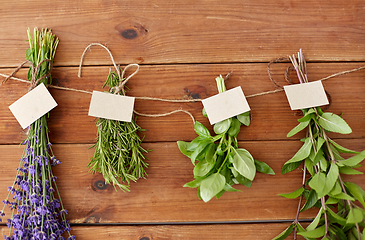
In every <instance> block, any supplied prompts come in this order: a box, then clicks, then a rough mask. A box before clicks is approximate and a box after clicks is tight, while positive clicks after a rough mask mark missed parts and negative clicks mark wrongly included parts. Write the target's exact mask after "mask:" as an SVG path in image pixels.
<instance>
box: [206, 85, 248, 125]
mask: <svg viewBox="0 0 365 240" xmlns="http://www.w3.org/2000/svg"><path fill="white" fill-rule="evenodd" d="M202 103H203V106H204V108H205V111H206V113H207V115H208V119H209V122H210V124H212V125H213V124H214V123H217V122H220V121H223V120H225V119H228V118H231V117H234V116H236V115H239V114H241V113H244V112H247V111H250V106H249V105H248V102H247V100H246V97H245V95H244V94H243V91H242V88H241V87H236V88H233V89H230V90H228V91H225V92H223V93H219V94H217V95H214V96H212V97H209V98H206V99H204V100H203V101H202Z"/></svg>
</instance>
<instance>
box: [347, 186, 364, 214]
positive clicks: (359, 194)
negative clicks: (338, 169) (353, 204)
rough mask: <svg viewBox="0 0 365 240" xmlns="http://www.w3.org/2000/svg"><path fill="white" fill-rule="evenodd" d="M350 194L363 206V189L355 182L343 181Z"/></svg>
mask: <svg viewBox="0 0 365 240" xmlns="http://www.w3.org/2000/svg"><path fill="white" fill-rule="evenodd" d="M344 184H345V186H346V188H347V189H348V191H349V192H350V194H351V195H352V196H353V197H354V198H356V199H357V200H358V201H359V202H360V203H361V204H362V205H363V206H364V208H365V201H364V200H365V191H364V190H363V189H362V188H361V187H360V186H358V185H356V184H355V183H351V182H345V183H344Z"/></svg>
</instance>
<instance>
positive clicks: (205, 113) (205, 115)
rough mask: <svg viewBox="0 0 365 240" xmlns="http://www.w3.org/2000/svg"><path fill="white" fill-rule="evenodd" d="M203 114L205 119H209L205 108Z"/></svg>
mask: <svg viewBox="0 0 365 240" xmlns="http://www.w3.org/2000/svg"><path fill="white" fill-rule="evenodd" d="M202 114H203V116H204V117H208V114H207V112H206V111H205V108H203V110H202Z"/></svg>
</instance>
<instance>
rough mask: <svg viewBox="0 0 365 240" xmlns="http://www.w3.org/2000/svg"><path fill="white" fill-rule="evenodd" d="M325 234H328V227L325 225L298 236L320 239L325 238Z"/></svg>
mask: <svg viewBox="0 0 365 240" xmlns="http://www.w3.org/2000/svg"><path fill="white" fill-rule="evenodd" d="M325 233H326V226H325V225H323V226H321V227H319V228H317V229H314V230H312V231H307V232H298V235H301V236H303V237H309V238H319V237H322V236H324V234H325Z"/></svg>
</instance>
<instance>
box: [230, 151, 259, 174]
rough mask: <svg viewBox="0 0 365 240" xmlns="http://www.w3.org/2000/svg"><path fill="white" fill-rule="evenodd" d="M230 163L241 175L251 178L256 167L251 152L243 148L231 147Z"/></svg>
mask: <svg viewBox="0 0 365 240" xmlns="http://www.w3.org/2000/svg"><path fill="white" fill-rule="evenodd" d="M232 155H233V157H232V158H231V163H232V164H233V167H234V168H235V169H236V170H237V172H239V173H240V174H241V175H242V176H244V177H245V178H247V179H249V180H251V181H252V180H253V179H254V177H255V174H256V167H255V163H254V160H253V158H252V156H251V154H250V153H249V152H248V151H247V150H245V149H242V148H240V149H233V153H232Z"/></svg>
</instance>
